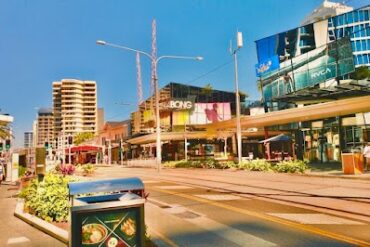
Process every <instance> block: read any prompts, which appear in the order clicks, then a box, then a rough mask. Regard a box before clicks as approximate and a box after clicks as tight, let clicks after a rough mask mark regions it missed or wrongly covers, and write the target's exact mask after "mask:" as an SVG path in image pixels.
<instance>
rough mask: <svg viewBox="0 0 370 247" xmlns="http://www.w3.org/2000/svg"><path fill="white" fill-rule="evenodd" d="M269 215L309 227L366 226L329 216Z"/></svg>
mask: <svg viewBox="0 0 370 247" xmlns="http://www.w3.org/2000/svg"><path fill="white" fill-rule="evenodd" d="M269 215H272V216H275V217H279V218H283V219H287V220H291V221H295V222H299V223H301V224H307V225H366V224H364V223H362V222H358V221H353V220H348V219H343V218H339V217H336V216H331V215H327V214H285V213H284V214H280V213H269Z"/></svg>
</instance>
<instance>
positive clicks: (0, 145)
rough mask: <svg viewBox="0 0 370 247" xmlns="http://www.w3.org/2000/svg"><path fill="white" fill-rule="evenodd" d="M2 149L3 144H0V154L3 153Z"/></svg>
mask: <svg viewBox="0 0 370 247" xmlns="http://www.w3.org/2000/svg"><path fill="white" fill-rule="evenodd" d="M3 148H4V147H3V143H2V142H0V152H1V151H3Z"/></svg>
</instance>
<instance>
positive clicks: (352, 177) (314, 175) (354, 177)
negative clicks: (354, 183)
mask: <svg viewBox="0 0 370 247" xmlns="http://www.w3.org/2000/svg"><path fill="white" fill-rule="evenodd" d="M293 175H295V174H293ZM297 175H300V176H306V177H318V178H341V179H357V180H364V181H370V177H360V176H361V175H330V174H327V175H324V174H312V173H304V174H297Z"/></svg>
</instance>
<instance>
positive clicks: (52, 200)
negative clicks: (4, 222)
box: [19, 173, 74, 222]
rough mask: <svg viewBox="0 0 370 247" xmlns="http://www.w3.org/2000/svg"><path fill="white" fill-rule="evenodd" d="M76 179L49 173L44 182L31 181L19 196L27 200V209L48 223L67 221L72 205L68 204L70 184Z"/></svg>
mask: <svg viewBox="0 0 370 247" xmlns="http://www.w3.org/2000/svg"><path fill="white" fill-rule="evenodd" d="M73 180H74V179H72V178H70V177H67V176H61V175H58V174H52V173H48V174H46V175H45V177H44V180H43V181H42V182H39V181H38V180H37V179H33V180H31V182H30V183H29V185H28V186H26V187H25V188H23V189H22V191H21V192H20V194H19V196H20V197H21V198H24V199H25V209H26V210H28V211H29V212H30V213H32V214H35V215H36V216H38V217H40V218H41V219H44V220H46V221H48V222H51V221H56V222H63V221H67V219H68V213H69V208H70V204H69V202H68V188H67V185H68V182H71V181H73Z"/></svg>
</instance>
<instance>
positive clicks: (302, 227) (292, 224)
mask: <svg viewBox="0 0 370 247" xmlns="http://www.w3.org/2000/svg"><path fill="white" fill-rule="evenodd" d="M153 189H154V190H157V191H158V192H162V193H165V194H170V195H174V196H179V197H183V198H187V199H190V200H193V201H197V202H201V203H206V204H209V205H213V206H216V207H219V208H224V209H227V210H231V211H234V212H237V213H241V214H245V215H249V216H253V217H256V218H260V219H264V220H268V221H271V222H275V223H278V224H282V225H286V226H289V227H292V228H296V229H300V230H303V231H306V232H310V233H314V234H317V235H321V236H324V237H327V238H331V239H335V240H339V241H342V242H346V243H350V244H354V245H359V246H369V247H370V242H367V241H364V240H360V239H355V238H352V237H348V236H344V235H340V234H337V233H333V232H329V231H326V230H322V229H320V228H317V227H313V226H310V225H302V224H299V223H296V222H291V221H288V220H284V219H281V218H277V217H275V216H271V215H267V214H261V213H257V212H253V211H249V210H246V209H242V208H237V207H234V206H230V205H226V204H223V203H221V202H215V201H210V200H207V199H203V198H199V197H196V196H193V195H188V194H184V193H179V192H176V193H174V192H171V191H166V190H162V189H159V188H153Z"/></svg>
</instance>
